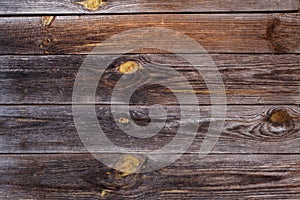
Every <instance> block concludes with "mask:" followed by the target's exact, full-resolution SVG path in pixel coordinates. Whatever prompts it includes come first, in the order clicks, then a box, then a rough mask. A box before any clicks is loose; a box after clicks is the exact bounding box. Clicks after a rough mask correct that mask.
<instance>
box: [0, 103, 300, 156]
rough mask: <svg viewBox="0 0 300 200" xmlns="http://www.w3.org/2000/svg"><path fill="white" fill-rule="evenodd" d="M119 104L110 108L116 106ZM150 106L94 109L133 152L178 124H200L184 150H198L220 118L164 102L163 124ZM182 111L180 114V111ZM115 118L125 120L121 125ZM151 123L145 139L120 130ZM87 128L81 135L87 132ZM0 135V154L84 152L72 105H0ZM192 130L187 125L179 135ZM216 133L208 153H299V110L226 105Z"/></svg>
mask: <svg viewBox="0 0 300 200" xmlns="http://www.w3.org/2000/svg"><path fill="white" fill-rule="evenodd" d="M83 107H84V106H83ZM122 107H124V106H117V105H116V106H115V108H117V109H118V110H121V109H122ZM149 109H150V108H149V107H147V106H132V107H131V110H130V114H129V113H123V112H122V113H121V114H120V116H119V115H118V116H117V118H114V117H113V113H114V112H113V111H112V110H111V108H110V106H96V111H97V112H96V113H97V118H98V121H99V124H100V127H101V128H102V130H103V131H104V132H105V134H106V136H107V137H108V138H109V139H110V140H111V141H113V142H114V144H115V145H117V146H122V147H126V148H129V150H128V151H129V152H133V153H139V152H140V153H143V152H151V151H153V150H156V149H160V148H162V147H163V146H165V145H167V144H168V143H169V142H170V141H171V140H173V139H174V136H175V135H176V134H177V133H178V129H179V126H180V125H181V126H183V125H184V126H191V125H192V124H196V125H198V126H199V128H198V131H197V135H196V136H195V139H194V142H193V143H192V145H191V147H190V148H189V149H188V151H187V152H189V153H197V152H199V150H200V147H201V145H202V143H203V140H204V138H205V137H206V135H207V130H208V127H209V123H210V121H214V122H215V121H221V120H223V118H222V117H221V116H222V115H221V114H220V115H216V116H213V117H212V116H211V109H210V106H200V116H201V117H200V118H198V116H197V113H195V107H193V106H183V107H182V108H179V107H178V106H165V109H166V113H167V114H168V115H167V119H166V122H165V123H163V122H164V120H165V119H164V115H158V114H157V115H155V116H154V117H153V118H152V119H151V120H150V118H149ZM87 110H88V109H87ZM182 111H184V113H185V115H181V114H180V113H182ZM88 114H89V113H88ZM91 115H92V113H91ZM130 116H131V117H130ZM131 118H132V119H131ZM120 119H126V123H125V124H124V123H123V124H122V123H121V124H120V123H119V120H120ZM150 121H153V125H152V126H154V127H160V126H161V124H163V128H162V129H161V131H160V132H159V133H158V134H157V135H155V136H152V137H149V136H147V135H146V137H148V138H145V139H143V138H136V137H132V136H129V135H127V134H126V132H124V131H123V130H121V129H120V128H119V126H120V125H121V127H122V125H123V126H124V125H125V126H126V127H125V128H126V129H128V128H129V129H130V128H131V127H132V124H133V123H138V124H139V125H144V126H145V125H148V123H150ZM179 124H180V125H179ZM81 126H82V125H81ZM191 127H192V126H191ZM131 129H133V127H132V128H131ZM88 130H89V129H87V130H86V131H85V132H84V133H86V134H88V132H87V131H88ZM0 133H1V134H0V141H1V143H0V153H60V152H64V153H86V152H87V150H86V148H85V147H84V146H83V144H82V142H81V140H80V138H79V135H78V133H77V131H76V128H75V125H74V121H73V115H72V108H71V106H1V107H0ZM193 133H194V132H193V130H192V128H190V129H186V132H185V133H184V135H186V136H189V135H192V134H193ZM86 134H85V135H86ZM139 134H140V135H143V134H146V133H143V132H140V133H139ZM220 134H221V135H220V138H219V140H218V142H217V144H216V145H215V147H214V149H213V151H212V152H213V153H245V154H248V153H299V152H300V149H299V148H300V136H299V134H300V108H299V107H298V106H283V105H278V106H244V105H243V106H228V108H227V116H226V118H225V124H224V128H223V131H222V132H221V133H220ZM180 144H181V143H180ZM97 147H98V146H97ZM97 147H96V148H97ZM99 148H100V149H99V150H98V148H97V149H96V150H94V151H96V152H99V151H100V153H101V152H105V153H110V152H109V151H107V150H102V146H101V147H100V146H99ZM175 153H176V152H175Z"/></svg>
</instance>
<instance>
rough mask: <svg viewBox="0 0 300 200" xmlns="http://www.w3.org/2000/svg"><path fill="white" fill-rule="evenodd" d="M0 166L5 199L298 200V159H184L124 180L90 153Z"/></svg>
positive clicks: (2, 159)
mask: <svg viewBox="0 0 300 200" xmlns="http://www.w3.org/2000/svg"><path fill="white" fill-rule="evenodd" d="M102 156H103V159H109V155H104V154H103V155H102ZM0 163H1V165H0V183H1V187H0V193H1V197H2V198H4V199H170V198H171V199H212V197H213V198H215V199H226V200H227V199H228V200H232V199H272V200H273V199H299V198H300V193H299V191H300V181H299V179H300V172H299V164H300V155H255V154H254V155H209V156H208V157H206V158H205V159H198V158H197V156H196V155H183V156H182V157H181V158H180V159H179V160H178V161H177V162H175V163H173V164H172V165H170V166H168V167H166V168H164V169H161V170H158V171H155V172H149V173H146V174H131V175H128V176H123V177H122V176H119V172H117V171H115V170H113V169H111V168H108V167H106V166H104V165H103V164H102V163H100V162H99V161H97V160H96V159H94V158H93V157H92V156H91V155H88V154H79V155H78V154H77V155H65V154H61V155H59V154H58V155H44V154H41V155H1V156H0Z"/></svg>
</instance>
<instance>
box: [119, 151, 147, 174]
mask: <svg viewBox="0 0 300 200" xmlns="http://www.w3.org/2000/svg"><path fill="white" fill-rule="evenodd" d="M140 165H141V162H140V160H139V159H138V158H137V157H135V156H132V155H125V156H123V157H121V158H120V159H119V160H118V162H117V163H116V164H115V167H114V168H115V169H116V170H118V171H121V172H122V175H121V176H122V177H124V176H128V175H130V174H132V173H135V172H137V171H138V170H139V167H140Z"/></svg>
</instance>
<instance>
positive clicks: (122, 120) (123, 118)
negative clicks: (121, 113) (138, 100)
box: [119, 117, 129, 124]
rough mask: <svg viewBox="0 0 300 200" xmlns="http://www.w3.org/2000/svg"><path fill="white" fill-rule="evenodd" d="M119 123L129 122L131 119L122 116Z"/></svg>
mask: <svg viewBox="0 0 300 200" xmlns="http://www.w3.org/2000/svg"><path fill="white" fill-rule="evenodd" d="M119 123H121V124H128V123H129V119H127V118H125V117H121V118H120V119H119Z"/></svg>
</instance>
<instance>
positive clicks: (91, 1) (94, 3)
mask: <svg viewBox="0 0 300 200" xmlns="http://www.w3.org/2000/svg"><path fill="white" fill-rule="evenodd" d="M76 3H77V4H80V5H83V6H84V7H85V8H86V9H88V10H92V11H96V10H98V9H99V8H100V7H101V6H103V5H105V4H106V2H103V1H102V0H85V1H81V2H76Z"/></svg>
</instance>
